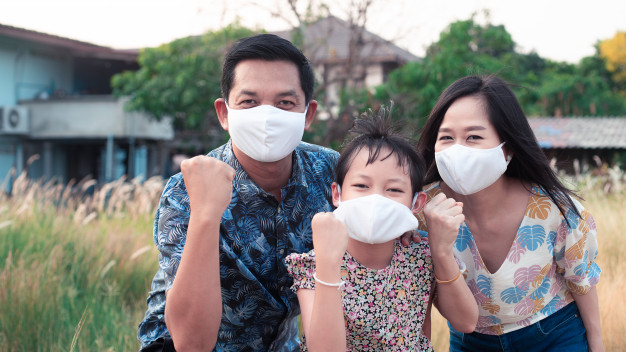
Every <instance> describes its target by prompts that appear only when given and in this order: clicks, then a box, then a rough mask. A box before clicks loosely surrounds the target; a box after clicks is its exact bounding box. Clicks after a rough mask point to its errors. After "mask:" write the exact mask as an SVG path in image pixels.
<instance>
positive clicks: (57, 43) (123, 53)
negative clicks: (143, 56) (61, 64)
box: [0, 24, 139, 61]
mask: <svg viewBox="0 0 626 352" xmlns="http://www.w3.org/2000/svg"><path fill="white" fill-rule="evenodd" d="M3 36H4V37H9V38H15V39H20V40H24V41H29V42H32V43H37V44H45V45H49V46H52V47H56V48H60V49H63V50H67V51H69V54H70V55H72V56H74V57H84V58H97V59H110V60H122V61H137V55H138V54H139V50H137V49H130V50H119V49H111V48H109V47H105V46H100V45H95V44H91V43H86V42H81V41H78V40H74V39H69V38H63V37H59V36H56V35H51V34H46V33H41V32H37V31H31V30H28V29H23V28H17V27H12V26H7V25H4V24H0V37H3Z"/></svg>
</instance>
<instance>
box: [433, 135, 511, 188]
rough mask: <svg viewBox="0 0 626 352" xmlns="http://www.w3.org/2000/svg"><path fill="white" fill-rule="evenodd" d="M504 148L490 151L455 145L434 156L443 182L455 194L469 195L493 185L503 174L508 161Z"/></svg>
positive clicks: (498, 147) (500, 146)
mask: <svg viewBox="0 0 626 352" xmlns="http://www.w3.org/2000/svg"><path fill="white" fill-rule="evenodd" d="M502 145H504V143H502V144H500V145H499V146H497V147H494V148H490V149H478V148H470V147H466V146H463V145H460V144H455V145H453V146H451V147H449V148H446V149H444V150H442V151H440V152H437V153H435V162H436V163H437V170H438V171H439V175H440V176H441V179H442V180H443V182H445V183H446V185H448V186H449V187H450V188H451V189H452V190H453V191H455V192H456V193H459V194H463V195H468V194H473V193H476V192H478V191H482V190H483V189H485V188H487V187H489V186H491V185H492V184H493V183H494V182H496V181H497V180H498V178H500V176H502V174H504V172H505V171H506V167H507V166H508V165H509V160H506V159H505V158H504V154H503V152H502Z"/></svg>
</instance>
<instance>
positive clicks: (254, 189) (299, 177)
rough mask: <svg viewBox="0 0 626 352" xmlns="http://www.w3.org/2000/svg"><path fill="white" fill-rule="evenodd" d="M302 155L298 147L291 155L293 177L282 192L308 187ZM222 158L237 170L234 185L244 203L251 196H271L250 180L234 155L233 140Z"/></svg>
mask: <svg viewBox="0 0 626 352" xmlns="http://www.w3.org/2000/svg"><path fill="white" fill-rule="evenodd" d="M301 153H302V151H300V150H299V148H298V147H296V150H294V152H293V153H291V157H292V158H293V163H292V167H291V176H289V180H288V181H287V184H286V185H284V186H283V187H281V190H282V189H287V188H291V187H303V188H307V187H308V184H307V182H306V177H305V175H304V165H303V164H302V157H301V155H300V154H301ZM221 157H222V161H224V162H225V163H227V164H228V165H230V166H231V167H232V168H233V169H234V170H235V180H234V182H233V185H234V187H235V189H236V190H237V192H238V193H239V196H240V197H242V200H243V201H246V200H247V198H248V197H249V196H258V195H262V196H268V195H270V194H269V193H267V192H265V190H263V189H262V188H261V187H259V186H258V185H257V184H256V183H255V182H254V181H253V180H252V179H251V178H250V175H248V173H247V172H246V170H244V168H243V166H241V164H240V163H239V160H237V157H235V154H234V153H233V145H232V140H229V141H228V143H226V144H225V145H224V148H223V149H222V151H221Z"/></svg>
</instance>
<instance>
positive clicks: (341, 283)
mask: <svg viewBox="0 0 626 352" xmlns="http://www.w3.org/2000/svg"><path fill="white" fill-rule="evenodd" d="M313 279H315V281H317V282H319V283H320V284H322V285H324V286H330V287H337V289H338V290H339V289H341V287H342V286H343V285H345V283H346V282H345V281H343V280H341V281H340V282H336V283H330V282H326V281H322V280H320V279H318V278H317V273H313Z"/></svg>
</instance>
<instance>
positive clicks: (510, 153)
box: [502, 143, 513, 162]
mask: <svg viewBox="0 0 626 352" xmlns="http://www.w3.org/2000/svg"><path fill="white" fill-rule="evenodd" d="M502 152H503V153H504V159H505V160H506V161H507V162H509V161H511V159H513V151H512V150H511V148H509V147H508V146H507V145H506V143H505V144H504V145H503V146H502Z"/></svg>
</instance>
